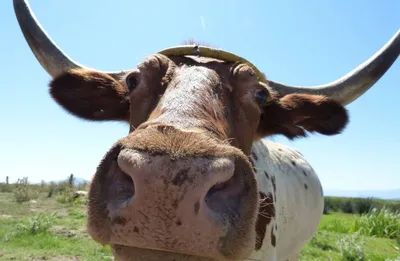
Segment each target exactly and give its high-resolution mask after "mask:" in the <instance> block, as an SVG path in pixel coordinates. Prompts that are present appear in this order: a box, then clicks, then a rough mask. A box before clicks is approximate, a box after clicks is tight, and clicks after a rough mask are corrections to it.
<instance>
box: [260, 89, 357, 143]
mask: <svg viewBox="0 0 400 261" xmlns="http://www.w3.org/2000/svg"><path fill="white" fill-rule="evenodd" d="M348 121H349V116H348V113H347V110H346V109H345V108H344V107H343V106H342V105H341V104H339V103H337V102H336V101H334V100H332V99H330V98H327V97H325V96H320V95H309V94H289V95H286V96H284V97H282V98H280V99H276V100H275V101H274V102H272V103H270V104H268V105H265V106H264V107H263V113H262V115H261V119H260V124H259V127H258V135H259V136H262V137H265V136H269V135H274V134H282V135H285V136H286V137H287V138H289V139H294V138H297V137H305V136H306V135H307V134H306V131H308V132H318V133H321V134H323V135H336V134H339V133H341V132H342V131H343V129H344V128H345V127H346V125H347V123H348Z"/></svg>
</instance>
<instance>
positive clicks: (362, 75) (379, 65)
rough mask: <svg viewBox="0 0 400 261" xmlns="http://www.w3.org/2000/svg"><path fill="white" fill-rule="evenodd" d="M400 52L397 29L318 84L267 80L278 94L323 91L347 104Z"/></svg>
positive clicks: (372, 82) (368, 86)
mask: <svg viewBox="0 0 400 261" xmlns="http://www.w3.org/2000/svg"><path fill="white" fill-rule="evenodd" d="M399 54H400V30H398V31H397V33H396V34H395V35H394V36H393V37H392V38H391V39H390V40H389V41H388V42H387V43H386V44H385V45H384V46H383V47H382V48H381V49H380V50H379V51H377V52H376V53H375V54H374V55H373V56H372V57H371V58H369V59H368V60H367V61H365V62H364V63H362V64H361V65H359V66H358V67H357V68H355V69H354V70H353V71H351V72H349V73H348V74H346V75H345V76H343V77H342V78H340V79H338V80H336V81H333V82H331V83H328V84H324V85H319V86H291V85H287V84H283V83H279V82H274V81H271V80H269V81H268V85H269V86H270V87H271V88H272V89H273V90H275V91H276V92H278V94H279V95H282V96H283V95H287V94H290V93H308V94H321V95H326V96H328V97H330V98H333V99H334V100H336V101H338V102H339V103H341V104H342V105H348V104H350V103H351V102H353V101H354V100H356V99H357V98H358V97H360V96H361V95H362V94H364V93H365V92H366V91H368V89H369V88H371V87H372V86H373V85H374V84H375V83H376V82H377V81H378V80H379V79H380V78H381V77H382V76H383V75H384V74H385V73H386V71H387V70H388V69H389V68H390V66H392V64H393V63H394V62H395V61H396V59H397V57H399Z"/></svg>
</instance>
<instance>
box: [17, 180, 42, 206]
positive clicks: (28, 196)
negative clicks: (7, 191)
mask: <svg viewBox="0 0 400 261" xmlns="http://www.w3.org/2000/svg"><path fill="white" fill-rule="evenodd" d="M38 197H39V191H38V190H37V189H35V188H34V187H33V186H30V185H29V183H28V178H23V179H21V180H20V179H18V181H17V184H16V186H15V189H14V199H15V201H16V202H17V203H23V202H27V201H30V200H32V199H37V198H38Z"/></svg>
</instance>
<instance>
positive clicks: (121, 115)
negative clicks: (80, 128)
mask: <svg viewBox="0 0 400 261" xmlns="http://www.w3.org/2000/svg"><path fill="white" fill-rule="evenodd" d="M127 94H128V89H127V88H126V87H125V86H123V85H121V84H120V83H118V82H117V81H116V80H115V79H113V78H112V77H111V76H109V75H107V74H105V73H100V72H96V71H90V70H87V69H77V70H71V71H69V72H66V73H64V74H62V75H60V76H58V77H57V78H55V79H54V80H53V81H51V82H50V95H51V96H52V97H53V99H54V100H55V101H56V102H57V103H58V104H60V105H61V106H62V107H63V108H64V109H65V110H67V111H68V112H69V113H71V114H73V115H75V116H77V117H79V118H83V119H86V120H94V121H106V120H121V121H129V101H128V100H127V98H126V97H127Z"/></svg>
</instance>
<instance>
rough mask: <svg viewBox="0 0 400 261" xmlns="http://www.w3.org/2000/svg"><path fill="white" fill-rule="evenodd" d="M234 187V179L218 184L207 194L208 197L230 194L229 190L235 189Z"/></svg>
mask: <svg viewBox="0 0 400 261" xmlns="http://www.w3.org/2000/svg"><path fill="white" fill-rule="evenodd" d="M233 185H234V179H233V177H232V178H230V179H229V180H227V181H225V182H220V183H217V184H215V185H214V186H212V187H211V188H210V190H209V191H208V193H207V196H212V195H214V194H215V193H223V192H224V191H226V192H228V191H229V189H231V188H232V187H233Z"/></svg>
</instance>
